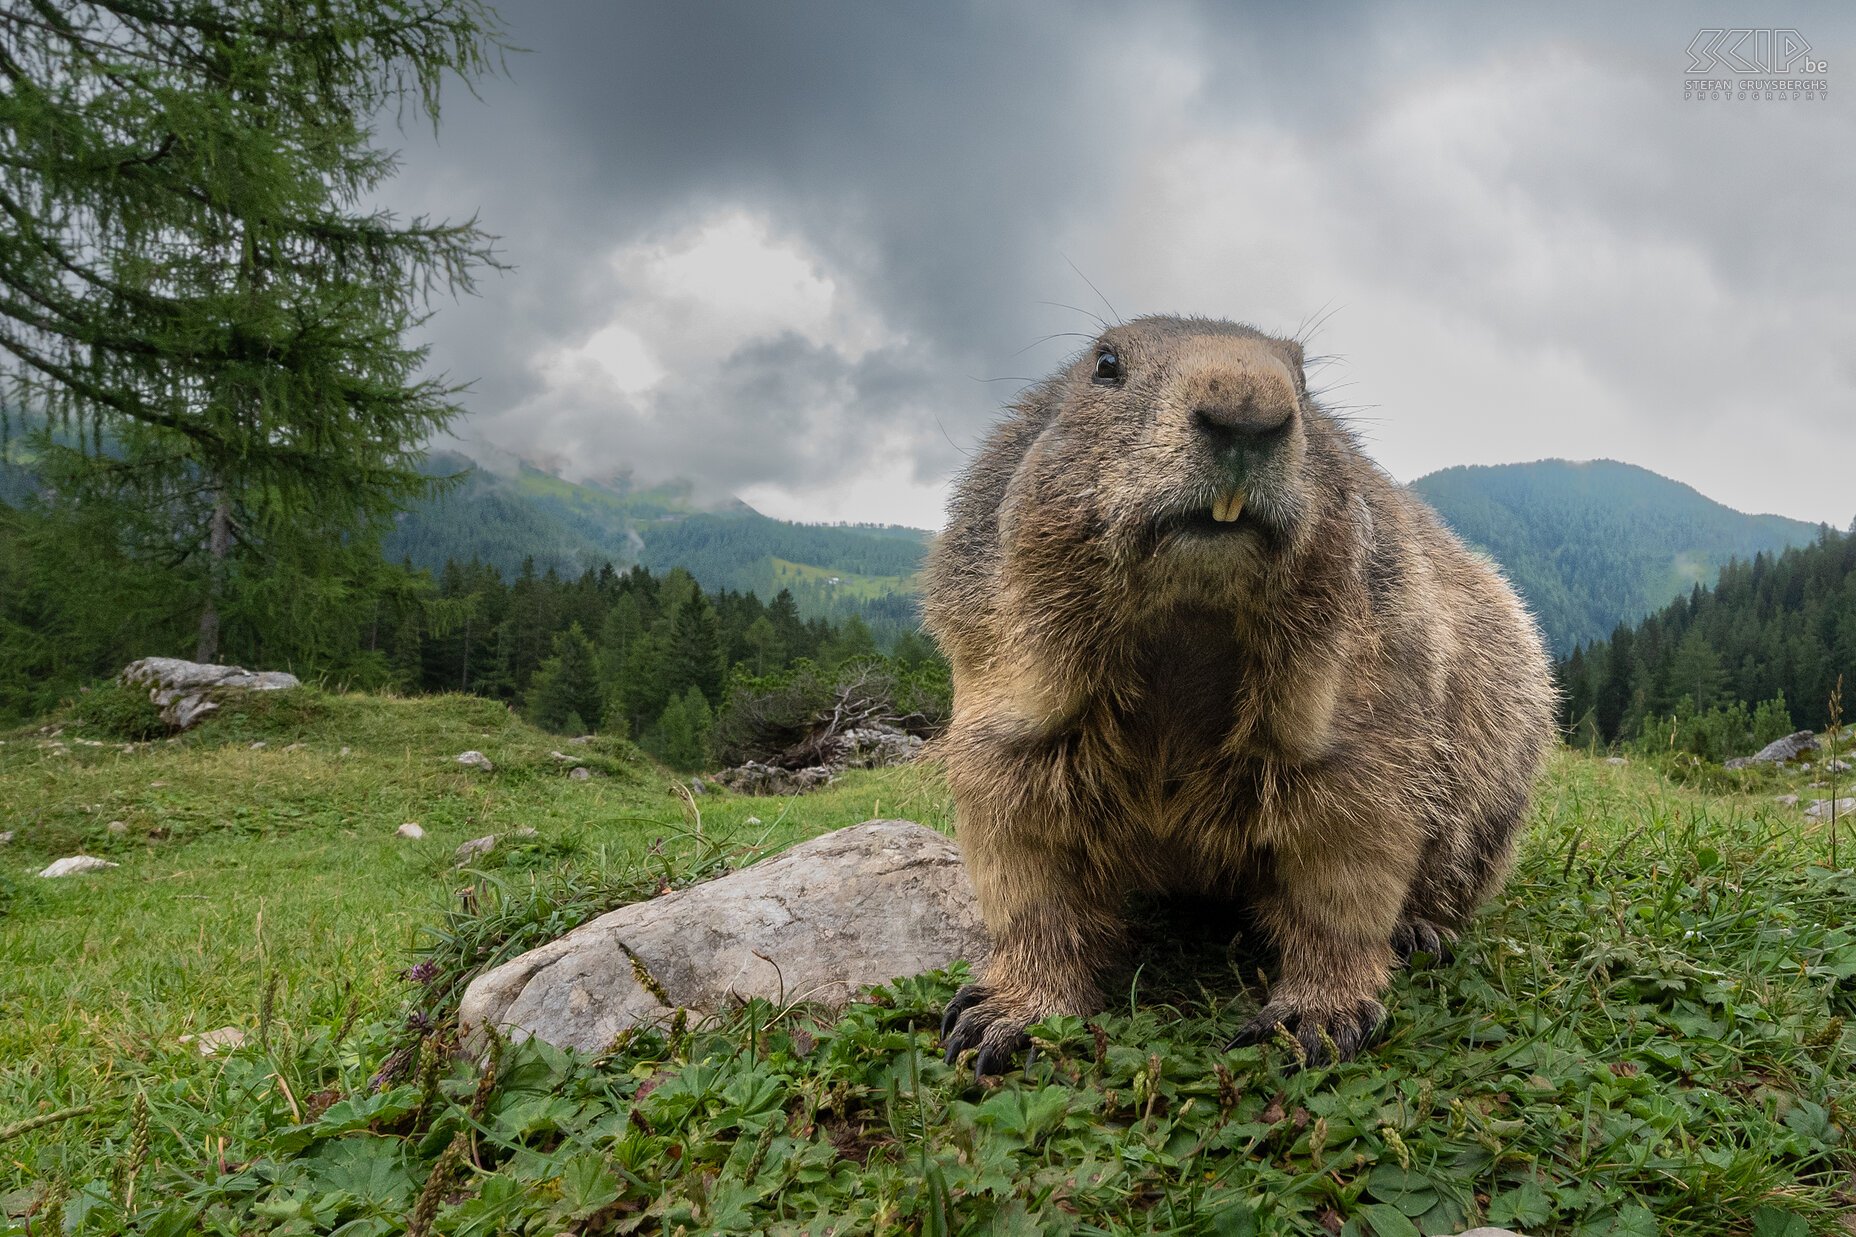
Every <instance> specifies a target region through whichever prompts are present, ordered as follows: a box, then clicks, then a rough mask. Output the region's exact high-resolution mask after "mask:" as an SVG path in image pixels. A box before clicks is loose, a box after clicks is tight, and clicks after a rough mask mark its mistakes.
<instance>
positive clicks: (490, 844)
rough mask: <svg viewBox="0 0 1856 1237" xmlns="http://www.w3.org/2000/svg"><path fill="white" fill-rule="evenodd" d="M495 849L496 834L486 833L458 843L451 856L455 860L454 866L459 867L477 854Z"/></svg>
mask: <svg viewBox="0 0 1856 1237" xmlns="http://www.w3.org/2000/svg"><path fill="white" fill-rule="evenodd" d="M495 849H496V835H495V834H494V833H486V834H484V835H483V836H482V837H480V838H472V839H471V840H470V841H468V842H465V843H463V844H462V845H460V846H459V847H458V848H457V851H456V852H455V853H454V854H453V856H452V857H453V859H454V860H455V866H457V867H460V868H461V867H463V866H464V865H465V864H467V863H469V862H470V861H471V860H473V859H475V858H477V857H478V856H479V855H487V854H489V853H490V852H491V851H493V850H495Z"/></svg>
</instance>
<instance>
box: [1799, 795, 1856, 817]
mask: <svg viewBox="0 0 1856 1237" xmlns="http://www.w3.org/2000/svg"><path fill="white" fill-rule="evenodd" d="M1833 811H1834V812H1835V813H1836V817H1837V819H1838V820H1842V819H1843V818H1844V817H1846V816H1856V799H1834V800H1833V799H1815V800H1812V802H1811V806H1810V807H1808V808H1806V809H1805V810H1804V814H1805V818H1806V819H1807V820H1829V819H1830V817H1831V813H1832V812H1833Z"/></svg>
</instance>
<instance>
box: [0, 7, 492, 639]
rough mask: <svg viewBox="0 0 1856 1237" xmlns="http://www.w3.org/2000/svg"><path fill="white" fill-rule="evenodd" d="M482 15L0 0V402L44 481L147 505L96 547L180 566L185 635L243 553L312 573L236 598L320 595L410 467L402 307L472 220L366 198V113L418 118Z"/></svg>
mask: <svg viewBox="0 0 1856 1237" xmlns="http://www.w3.org/2000/svg"><path fill="white" fill-rule="evenodd" d="M498 37H499V36H498V31H497V28H496V26H495V24H494V19H493V17H492V16H491V14H490V13H489V11H488V10H487V9H486V8H485V7H484V6H483V5H482V4H481V3H480V0H422V2H421V3H415V4H410V5H408V4H400V3H396V2H390V0H325V2H323V3H319V4H317V5H314V6H306V5H303V4H301V3H300V2H299V0H17V2H16V3H10V4H7V5H4V6H0V84H3V85H4V88H3V89H0V133H5V134H6V135H7V143H6V147H7V149H6V157H5V158H3V159H0V405H10V406H12V407H15V408H25V409H30V410H33V412H34V415H35V420H34V421H33V422H32V423H31V424H30V426H28V429H29V431H30V432H32V433H33V434H35V435H36V436H37V437H38V440H39V441H38V444H37V445H38V448H39V450H40V451H41V453H42V454H45V455H48V456H61V457H65V458H63V459H61V460H59V461H58V462H57V464H56V466H55V467H50V468H48V469H47V475H48V476H49V477H51V478H52V479H53V480H55V481H56V482H57V483H58V485H59V489H60V492H61V494H63V495H64V496H65V499H66V500H67V501H69V502H74V503H79V504H85V505H99V504H109V503H113V504H115V505H116V506H117V507H118V508H120V509H123V510H142V511H152V512H158V513H160V515H161V516H162V518H163V521H164V523H165V524H166V528H165V529H164V530H163V532H162V534H161V535H160V536H157V537H154V538H151V539H149V540H148V541H145V542H134V543H125V544H124V545H123V549H124V550H125V551H126V552H128V553H130V554H131V555H132V556H135V557H149V556H161V557H163V558H164V559H165V560H166V561H165V562H164V567H165V568H166V570H168V571H169V572H170V574H171V576H172V577H173V582H174V583H175V584H177V585H182V586H184V587H186V588H187V589H190V590H191V591H192V592H193V594H194V599H195V612H196V616H197V621H196V624H195V635H196V642H195V656H197V657H199V658H200V659H201V660H212V659H214V658H216V657H217V656H218V654H219V651H220V644H221V635H222V624H223V622H224V620H225V618H226V615H227V610H228V606H234V607H235V606H236V605H237V604H238V603H237V601H236V600H235V595H236V594H240V593H243V594H244V595H245V596H246V597H247V598H248V599H250V598H256V597H258V596H260V595H261V594H263V593H264V592H265V590H264V589H263V588H261V587H253V586H254V585H257V584H258V583H259V582H261V581H262V580H264V579H265V578H266V577H270V578H275V577H278V576H283V577H287V578H304V577H305V575H306V574H307V575H308V576H310V577H312V578H315V579H318V580H321V581H323V582H324V587H322V588H320V589H319V590H317V591H316V592H315V593H314V594H312V595H306V596H298V597H295V598H292V599H289V600H287V601H285V602H284V604H283V605H282V606H281V607H280V606H279V604H278V602H279V601H280V600H282V594H283V593H285V592H287V591H288V590H281V589H277V588H272V589H270V590H269V597H268V598H267V599H266V600H265V601H264V603H263V611H264V612H263V614H261V615H259V616H258V618H259V619H260V621H264V622H268V621H272V620H279V619H282V618H285V617H297V618H298V619H301V617H302V615H303V614H304V612H306V611H308V610H309V609H310V607H311V606H312V604H313V605H320V606H321V607H323V609H324V611H330V612H339V611H340V610H341V609H342V608H343V607H345V606H346V605H347V604H349V603H350V602H351V600H352V598H353V595H354V594H355V592H356V591H357V590H359V591H365V589H366V588H367V587H368V585H369V583H370V581H369V579H368V576H369V574H370V573H371V572H373V571H375V570H378V569H379V567H380V566H381V564H380V562H379V556H378V552H377V549H376V548H375V546H376V544H377V535H378V533H379V531H380V529H381V526H382V523H383V521H384V519H385V517H387V516H388V515H390V514H391V513H392V512H393V511H394V510H396V509H397V508H398V507H399V506H400V505H402V504H403V503H404V502H405V501H406V500H408V499H409V498H412V497H414V496H417V495H420V494H423V493H425V492H427V491H428V489H429V488H430V484H431V483H430V482H429V481H428V479H427V478H426V477H424V476H423V475H422V474H421V473H420V472H419V470H418V467H417V465H418V462H419V459H420V453H421V450H422V447H423V444H424V443H425V441H426V440H427V439H428V438H429V437H430V436H431V435H432V434H433V433H434V432H436V431H438V430H440V429H442V428H443V427H444V426H445V425H446V423H447V422H448V421H450V419H451V418H452V417H453V416H454V415H455V413H456V411H457V407H456V404H455V403H454V402H453V397H454V396H455V394H456V391H457V388H456V387H454V386H452V385H449V384H448V383H446V382H445V381H444V380H442V379H435V378H430V377H423V376H421V375H420V372H419V371H420V367H421V364H422V362H423V360H424V349H422V348H420V347H417V346H414V345H411V344H409V343H407V342H406V338H405V337H406V334H407V332H408V330H409V329H410V328H411V327H412V326H413V325H415V324H416V323H417V322H418V321H419V320H420V318H421V316H422V315H423V313H424V312H425V307H426V303H427V301H426V298H427V297H428V296H429V295H430V294H431V293H433V292H435V291H456V290H468V289H469V287H470V285H471V279H472V272H473V271H474V270H476V269H478V268H480V267H482V266H483V265H484V264H486V263H491V262H493V261H494V259H493V255H492V254H491V251H490V248H489V239H488V238H487V237H486V236H485V234H484V233H482V232H481V231H480V230H479V229H478V228H477V227H476V225H475V224H474V222H466V223H448V222H434V221H430V220H426V219H422V218H421V219H411V220H401V219H398V218H395V217H394V216H392V215H391V214H389V213H387V212H386V211H384V210H382V209H380V208H379V207H378V206H376V205H375V204H374V203H375V200H376V197H377V194H378V190H379V188H380V186H381V185H382V184H383V182H384V181H386V179H387V178H388V177H390V176H391V174H392V172H393V170H394V167H395V157H394V155H393V154H392V152H391V151H389V150H387V149H384V148H383V147H381V146H380V145H379V144H378V142H377V141H376V133H375V125H376V123H377V117H379V116H380V115H381V114H382V113H383V111H391V110H393V109H394V108H395V107H398V108H399V109H401V110H402V111H410V112H411V113H413V114H419V113H423V114H424V115H426V116H429V117H430V118H432V119H433V121H434V122H436V119H437V115H438V101H439V94H440V88H441V86H442V85H443V83H444V82H445V80H446V79H447V78H450V77H458V78H464V79H468V78H470V77H472V76H475V75H477V74H479V73H482V72H483V71H485V70H486V69H488V68H489V67H490V64H491V61H492V59H493V57H494V56H495V54H496V52H497V48H498V43H497V39H498ZM18 428H19V427H18V426H16V425H12V424H10V423H9V424H8V425H6V426H0V430H16V429H18ZM334 580H346V581H347V583H348V587H347V588H335V587H330V586H329V584H328V582H330V581H334ZM253 604H256V603H253ZM248 609H249V607H248ZM247 617H250V615H249V614H248V615H247Z"/></svg>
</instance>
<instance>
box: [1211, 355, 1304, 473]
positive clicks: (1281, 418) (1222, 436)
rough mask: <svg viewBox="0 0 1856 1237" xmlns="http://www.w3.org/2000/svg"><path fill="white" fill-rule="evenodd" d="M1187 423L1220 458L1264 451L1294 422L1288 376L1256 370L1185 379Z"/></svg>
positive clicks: (1235, 368)
mask: <svg viewBox="0 0 1856 1237" xmlns="http://www.w3.org/2000/svg"><path fill="white" fill-rule="evenodd" d="M1186 395H1187V398H1188V400H1189V401H1190V402H1189V403H1188V405H1187V406H1188V407H1190V408H1191V409H1192V420H1193V423H1194V424H1195V425H1197V426H1198V428H1199V431H1200V432H1201V433H1203V434H1204V435H1206V437H1208V438H1209V439H1211V442H1212V445H1213V447H1214V449H1216V450H1219V451H1220V452H1225V451H1230V450H1245V449H1253V448H1258V447H1267V446H1268V445H1269V444H1270V443H1272V442H1273V441H1274V440H1275V439H1276V438H1278V437H1279V436H1281V435H1282V433H1283V431H1284V430H1285V429H1287V427H1288V425H1289V422H1290V421H1291V420H1293V419H1294V417H1295V388H1294V387H1293V386H1292V385H1291V384H1290V382H1289V379H1288V375H1287V374H1283V373H1278V372H1276V371H1275V369H1274V368H1266V367H1263V366H1258V365H1247V364H1238V365H1212V366H1207V367H1205V368H1204V369H1202V370H1201V371H1199V372H1198V373H1196V374H1193V375H1192V376H1191V377H1190V378H1189V379H1188V386H1187V389H1186Z"/></svg>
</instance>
